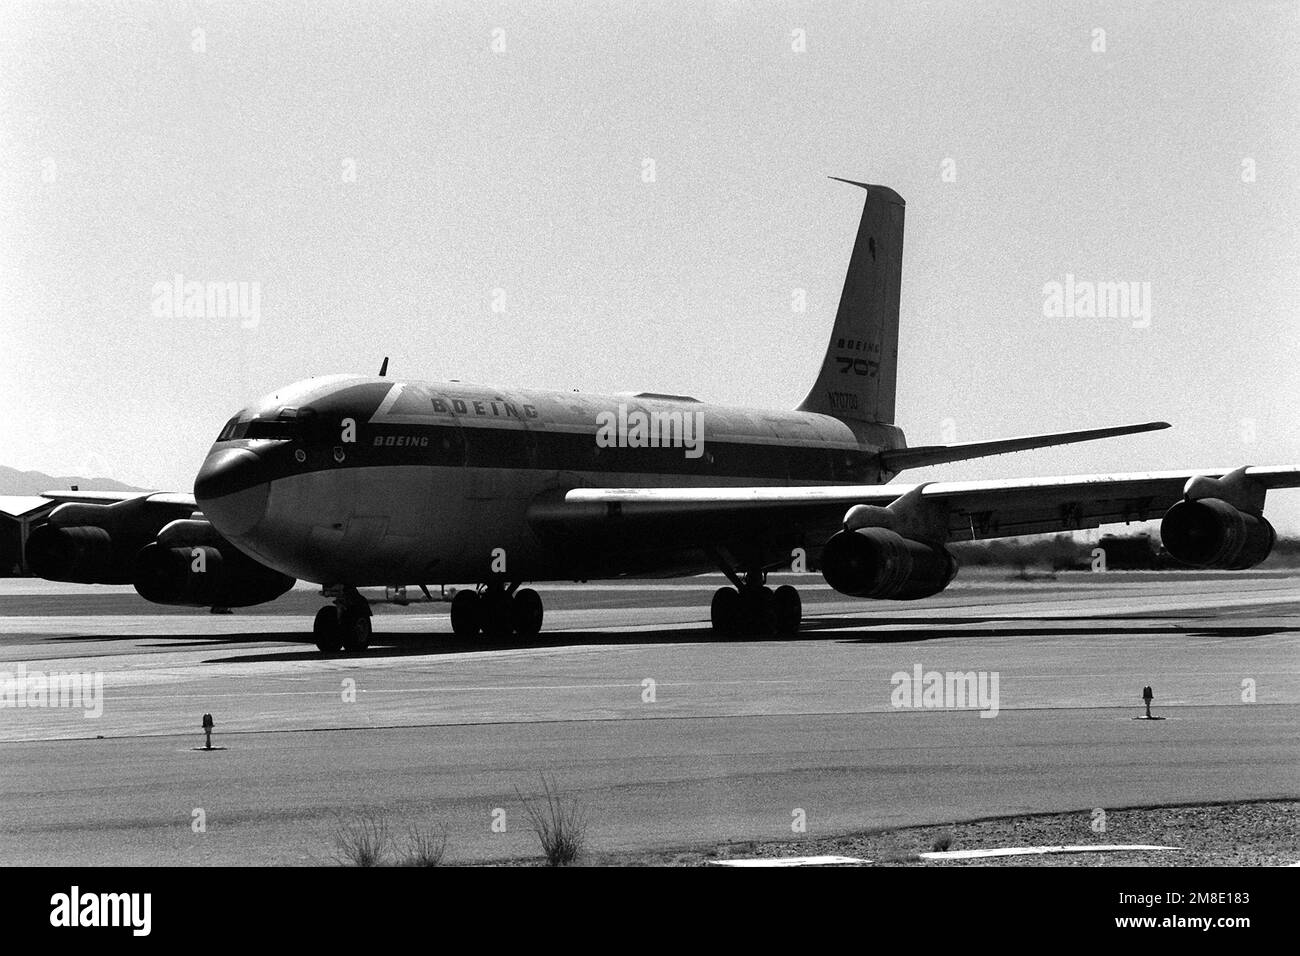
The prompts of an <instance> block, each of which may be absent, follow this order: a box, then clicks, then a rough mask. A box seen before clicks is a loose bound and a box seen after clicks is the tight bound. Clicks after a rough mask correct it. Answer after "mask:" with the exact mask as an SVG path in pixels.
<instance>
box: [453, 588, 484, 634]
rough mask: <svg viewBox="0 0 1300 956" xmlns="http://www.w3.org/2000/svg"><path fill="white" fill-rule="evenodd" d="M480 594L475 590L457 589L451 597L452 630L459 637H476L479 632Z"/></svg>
mask: <svg viewBox="0 0 1300 956" xmlns="http://www.w3.org/2000/svg"><path fill="white" fill-rule="evenodd" d="M478 624H479V621H478V594H477V593H476V592H474V591H457V592H456V596H455V597H454V598H452V599H451V630H452V633H453V634H455V635H456V636H457V637H474V636H475V635H476V634H478Z"/></svg>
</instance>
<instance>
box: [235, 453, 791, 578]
mask: <svg viewBox="0 0 1300 956" xmlns="http://www.w3.org/2000/svg"><path fill="white" fill-rule="evenodd" d="M805 483H806V482H796V483H795V484H805ZM808 483H811V482H808ZM706 484H707V485H711V486H718V485H734V486H751V485H756V484H758V485H773V486H775V485H785V484H791V482H788V481H781V480H778V479H770V480H756V479H753V478H718V477H705V476H701V477H699V478H693V477H684V476H681V475H653V474H644V473H637V474H624V473H609V472H600V473H595V472H565V473H563V474H562V475H558V474H557V473H556V472H553V471H541V470H530V469H514V470H508V469H500V468H475V467H431V466H426V465H377V466H373V467H357V468H338V469H329V470H324V471H313V472H305V473H303V474H299V475H290V476H286V477H282V478H277V479H275V480H274V481H272V482H271V490H270V494H269V496H268V499H267V505H266V511H265V513H264V514H263V516H262V518H261V520H260V521H258V522H257V524H255V525H253V527H251V528H250V529H248V531H247V532H246V533H244V534H241V535H239V536H236V537H235V538H234V542H235V544H236V545H237V546H238V547H240V548H241V549H242V550H244V551H247V552H248V553H249V554H251V555H252V556H253V557H255V558H257V559H258V560H259V561H262V562H263V563H265V564H267V565H269V566H271V567H273V568H275V569H276V570H278V571H282V572H283V573H285V574H289V575H292V576H294V577H296V578H298V579H300V580H303V581H312V582H316V583H321V584H350V585H354V586H357V587H366V586H383V585H388V584H394V583H426V584H463V583H467V582H476V581H481V580H485V579H486V578H487V577H488V576H489V573H490V572H491V571H492V570H493V568H492V562H493V559H494V555H496V553H497V551H498V549H500V550H501V551H502V552H503V553H504V560H505V562H506V574H507V576H511V577H513V576H514V574H516V573H517V574H519V575H520V579H521V580H528V581H545V580H565V579H567V576H566V575H565V574H564V573H563V570H564V569H565V568H566V567H569V566H571V564H572V562H571V561H570V560H569V559H568V558H567V557H566V556H565V555H564V554H562V553H558V552H557V551H556V550H553V549H552V548H549V547H547V546H546V545H545V544H544V543H543V542H542V541H541V540H540V539H539V538H538V537H537V535H536V534H535V533H534V532H533V529H532V527H531V526H530V524H529V522H528V508H529V505H530V504H531V503H532V501H533V499H534V498H535V497H536V496H537V495H539V494H541V493H543V492H547V491H554V490H556V489H569V488H574V487H597V486H599V487H688V486H692V485H697V486H704V485H706ZM663 570H671V567H669V566H665V567H664V568H663Z"/></svg>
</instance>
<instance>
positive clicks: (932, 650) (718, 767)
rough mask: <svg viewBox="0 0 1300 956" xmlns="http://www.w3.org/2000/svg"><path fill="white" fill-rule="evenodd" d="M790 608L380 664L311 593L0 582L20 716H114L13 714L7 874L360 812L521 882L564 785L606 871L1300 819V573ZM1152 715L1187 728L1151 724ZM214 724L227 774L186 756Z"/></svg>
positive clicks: (277, 830)
mask: <svg viewBox="0 0 1300 956" xmlns="http://www.w3.org/2000/svg"><path fill="white" fill-rule="evenodd" d="M785 581H790V582H791V583H797V584H798V585H799V586H800V589H801V593H802V594H803V596H804V601H805V617H806V621H805V628H806V631H805V634H804V635H803V639H801V640H798V641H789V640H766V641H737V642H727V643H723V642H716V641H714V640H713V639H712V635H711V634H710V632H709V629H708V627H707V623H706V622H707V616H708V611H707V608H708V601H709V598H710V596H711V594H712V591H713V589H714V588H716V587H717V586H718V584H719V583H720V581H719V580H718V579H714V578H708V577H706V578H688V579H681V580H671V581H651V582H630V583H629V582H619V583H614V584H611V583H604V584H591V585H567V586H545V585H542V586H539V587H538V589H539V590H540V591H541V592H542V594H543V596H544V598H545V599H546V601H547V619H546V626H545V630H544V631H543V634H542V635H541V637H540V638H538V639H536V640H534V641H531V642H526V643H521V642H513V643H506V644H500V645H485V644H481V643H478V642H467V641H462V640H459V639H457V638H454V637H452V636H451V635H450V628H449V627H448V624H447V618H446V605H445V604H424V603H421V604H412V605H410V606H408V607H404V608H401V607H396V606H392V605H376V606H375V609H374V610H375V618H374V624H375V631H376V637H375V643H374V645H373V646H372V647H371V649H370V650H369V651H368V652H366V653H365V654H360V655H336V656H331V657H322V656H321V655H320V654H318V653H317V652H316V650H315V648H314V647H312V646H311V645H310V643H309V631H310V627H311V615H312V614H313V613H314V612H315V609H316V608H317V607H318V606H319V605H320V604H321V603H323V602H322V600H321V599H320V598H319V597H317V596H315V595H314V593H313V592H312V591H311V590H310V589H307V588H300V589H297V590H295V591H294V592H292V593H291V594H289V595H286V596H285V597H284V598H283V599H282V600H281V601H279V602H276V603H275V604H272V605H268V606H265V607H262V608H255V609H250V610H249V611H247V612H237V613H235V614H233V615H211V614H196V613H193V612H192V611H186V610H185V609H167V608H156V607H154V606H153V605H150V604H148V603H147V602H145V601H143V600H142V599H140V598H138V597H137V596H135V595H134V592H133V591H131V590H130V589H114V588H107V589H106V588H91V587H84V588H83V587H80V586H77V585H57V584H50V583H48V582H42V581H32V580H28V579H10V580H2V581H0V701H3V692H4V691H3V681H4V679H5V676H6V675H5V673H3V672H6V671H7V672H9V674H10V675H14V674H16V673H17V672H18V669H19V668H20V667H22V668H26V670H27V672H28V675H29V684H28V686H29V687H30V686H31V675H32V674H33V673H35V672H36V671H42V672H45V673H50V672H64V673H71V674H76V675H85V676H86V678H87V679H88V680H89V681H90V684H89V685H87V686H90V687H91V688H92V689H93V687H94V681H95V679H96V678H98V679H100V680H102V698H96V700H97V704H95V706H92V707H90V710H91V712H93V711H94V710H96V709H99V706H98V705H102V713H101V714H100V715H99V716H97V717H96V716H88V705H87V704H86V703H85V702H84V701H83V705H82V706H80V707H69V706H64V707H50V706H12V705H9V706H0V761H2V763H0V766H2V767H3V771H2V772H0V862H5V863H9V864H40V863H69V864H80V863H85V864H110V863H112V864H185V863H229V864H261V863H310V862H328V861H329V860H330V859H331V856H332V854H333V852H334V848H333V846H332V842H333V835H334V833H335V832H336V830H337V829H338V827H339V826H340V824H341V823H344V824H345V823H347V822H348V821H350V820H355V819H357V817H358V815H359V814H362V813H365V812H373V813H376V814H382V815H383V816H384V818H385V820H386V821H387V823H388V825H389V827H390V829H391V830H392V831H393V832H394V833H395V834H396V835H398V836H401V835H402V834H404V833H405V831H406V829H407V827H408V826H409V825H419V826H425V827H441V826H446V827H447V830H448V859H449V860H465V861H469V860H490V859H502V858H513V857H521V856H531V855H535V854H536V853H537V847H536V841H535V838H534V837H533V835H532V834H531V832H530V831H529V829H528V826H527V820H526V814H525V812H524V805H523V802H522V798H524V797H532V796H533V795H535V794H537V793H539V792H540V789H541V784H540V776H541V775H542V774H546V775H548V776H553V777H554V779H555V781H556V783H557V784H558V785H559V787H560V788H561V789H562V790H563V791H564V793H565V795H566V799H568V800H571V801H574V802H576V803H577V804H579V805H581V806H582V807H583V808H584V809H585V813H586V817H587V819H588V822H589V835H588V844H589V845H590V846H591V847H592V848H593V849H597V850H622V849H625V850H641V849H648V848H657V847H671V846H686V845H696V844H704V843H712V842H720V841H726V840H771V839H781V838H783V837H793V836H795V835H796V834H794V833H793V832H792V830H791V823H792V821H793V820H794V819H796V817H797V816H798V815H799V814H798V811H802V816H804V817H805V818H806V821H807V835H811V836H816V835H829V834H835V833H847V832H852V831H856V830H861V829H865V828H869V827H878V826H902V825H910V824H920V823H936V822H946V821H953V820H962V819H973V818H977V817H982V816H989V815H996V814H1014V813H1027V812H1039V811H1055V810H1073V809H1077V810H1080V811H1083V812H1081V814H1080V834H1079V836H1080V838H1081V840H1086V839H1087V838H1088V837H1089V835H1090V831H1089V829H1088V824H1089V822H1090V815H1089V812H1088V811H1090V809H1091V808H1095V807H1102V808H1119V807H1124V806H1138V805H1154V804H1163V803H1185V802H1208V801H1221V800H1236V799H1255V798H1266V797H1297V796H1300V735H1297V729H1298V728H1300V681H1298V680H1297V677H1300V653H1298V650H1300V644H1298V638H1297V633H1298V632H1300V596H1298V592H1297V583H1300V578H1298V577H1296V576H1292V575H1291V574H1289V573H1284V572H1271V573H1267V572H1266V573H1260V572H1255V573H1246V574H1235V575H1234V574H1226V573H1225V574H1215V573H1195V574H1191V573H1189V574H1183V573H1160V574H1136V573H1135V574H1127V573H1123V572H1113V573H1106V574H1086V573H1075V574H1062V575H1060V577H1059V578H1058V579H1057V580H1054V581H1053V580H1046V579H1040V580H1031V581H1018V580H1013V579H1012V578H1011V577H1010V575H1008V574H1006V573H1003V572H989V571H986V572H980V571H976V572H975V573H971V572H970V571H964V572H963V576H962V578H961V579H959V581H958V582H957V584H955V585H954V586H953V587H952V588H950V589H949V590H948V591H946V592H945V593H944V594H942V595H939V596H938V597H936V598H932V599H928V600H925V601H921V602H912V603H906V604H903V603H893V602H863V601H855V600H852V599H846V598H843V597H842V596H840V595H837V594H835V593H834V592H832V591H830V590H829V589H827V588H826V587H825V586H824V585H823V584H822V583H821V581H820V578H819V577H816V576H795V575H790V576H774V577H773V580H772V583H774V584H776V583H783V582H785ZM376 596H382V595H381V594H377V595H376ZM918 666H919V668H920V670H921V673H922V675H925V674H928V673H929V672H932V671H936V672H939V673H941V674H943V673H946V672H955V673H962V674H965V673H969V672H974V673H975V674H976V675H977V676H978V675H979V674H981V673H983V675H984V678H985V684H984V688H985V690H986V692H991V690H992V687H993V685H992V679H993V677H994V676H995V675H996V679H997V685H996V689H997V693H996V699H995V703H996V716H981V713H986V714H990V715H991V714H992V712H993V710H994V706H993V704H994V701H993V700H990V699H987V698H988V697H990V696H991V695H990V694H988V693H986V699H985V700H984V701H983V706H981V705H980V704H981V702H980V701H974V702H970V701H968V702H966V703H967V705H968V706H965V707H960V708H959V707H956V706H952V705H954V704H956V703H957V702H956V701H953V700H951V699H950V700H947V701H944V700H938V701H929V702H928V703H930V704H938V706H914V704H916V703H918V702H914V701H901V700H900V693H901V691H900V690H899V685H901V684H903V683H904V682H903V681H902V680H897V681H895V680H892V678H894V676H895V675H897V674H900V673H901V674H905V675H907V676H908V680H907V681H906V683H907V684H908V685H909V686H910V685H911V683H912V681H911V677H912V675H913V674H914V672H915V671H916V668H917V667H918ZM1144 685H1151V686H1152V687H1153V688H1154V691H1155V695H1156V700H1155V713H1156V714H1157V715H1159V716H1165V717H1166V718H1167V719H1166V720H1163V721H1150V722H1148V721H1135V720H1133V719H1132V718H1133V717H1134V716H1137V715H1138V714H1140V713H1141V703H1140V700H1139V694H1140V692H1141V689H1142V687H1143V686H1144ZM92 696H93V694H92ZM10 703H11V704H13V703H17V701H16V700H15V701H11V702H10ZM24 703H25V704H27V703H31V701H24ZM920 703H927V702H925V701H921V702H920ZM971 703H973V704H974V706H969V705H970V704H971ZM900 704H902V705H906V706H900ZM945 705H947V706H945ZM204 713H211V714H212V715H213V717H214V719H215V721H216V734H215V741H214V742H215V743H216V744H217V745H218V746H222V747H225V748H226V749H224V750H218V751H214V752H211V753H205V752H201V751H197V750H195V749H194V748H195V747H198V746H200V745H201V744H202V734H201V732H200V730H199V721H200V718H201V716H202V715H203V714H204ZM199 818H201V819H202V820H203V823H204V826H205V829H203V830H202V832H196V824H195V821H196V819H199ZM502 819H504V821H505V832H497V831H498V830H499V829H500V822H501V820H502ZM494 822H496V823H497V827H496V829H495V830H494V828H493V823H494ZM1114 836H1115V837H1116V839H1117V841H1119V842H1123V841H1122V834H1115V835H1114Z"/></svg>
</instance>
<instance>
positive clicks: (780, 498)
mask: <svg viewBox="0 0 1300 956" xmlns="http://www.w3.org/2000/svg"><path fill="white" fill-rule="evenodd" d="M845 181H846V182H847V180H845ZM853 185H856V186H861V188H863V189H865V190H866V203H865V207H864V210H863V214H862V219H861V222H860V224H859V226H858V231H857V238H856V240H855V242H854V246H853V252H852V255H851V257H850V260H849V267H848V272H847V274H846V276H845V281H844V290H843V293H842V295H841V298H840V303H839V309H838V311H837V313H836V316H835V323H834V326H833V328H832V329H831V332H830V338H829V341H828V344H827V349H826V354H825V356H824V358H823V361H822V365H821V368H820V370H819V372H818V375H817V379H816V381H815V382H814V383H813V385H812V388H811V389H810V391H809V392H808V397H807V398H806V399H804V401H803V402H802V403H801V404H800V405H799V406H798V407H797V408H795V409H793V410H789V411H784V410H769V409H760V408H733V407H727V406H720V405H710V404H706V403H703V402H699V401H696V400H695V399H691V398H687V397H684V396H677V395H662V394H657V393H649V392H642V393H638V394H635V395H605V396H601V395H589V394H577V393H572V392H552V391H537V390H529V389H511V388H494V387H486V386H472V385H468V384H463V383H447V384H443V383H435V382H419V381H394V380H392V379H390V378H388V377H386V376H385V375H383V374H381V375H380V376H377V377H367V376H363V375H334V376H329V377H324V378H315V379H309V380H307V381H302V382H296V383H294V384H292V385H287V386H285V387H284V388H281V389H278V390H276V391H274V392H272V393H270V394H269V395H267V396H266V397H264V398H263V399H261V400H260V401H258V402H255V403H254V404H252V405H250V406H249V407H248V408H245V409H244V410H243V411H241V412H239V413H238V414H237V415H235V416H234V417H233V418H231V419H230V421H229V422H228V423H227V424H226V426H225V427H224V428H222V429H221V431H220V432H219V434H218V436H217V440H216V442H215V444H213V446H212V449H211V451H210V452H209V454H208V456H207V459H206V461H205V462H204V463H203V466H202V468H201V469H200V471H199V473H198V476H197V478H196V479H195V482H194V493H193V495H187V494H167V493H158V494H77V493H64V492H51V493H49V494H50V497H53V498H56V499H58V500H60V501H62V502H63V504H61V505H60V506H59V507H58V508H56V509H55V510H54V511H53V512H52V513H51V515H50V518H49V522H48V524H46V525H44V526H42V527H39V528H37V529H35V530H34V531H33V532H32V534H31V536H30V538H29V541H28V562H29V565H30V567H32V568H33V569H34V570H35V571H36V572H37V573H38V574H41V575H43V576H45V577H48V578H53V579H56V580H64V581H82V582H97V583H114V584H116V583H133V584H134V585H135V587H136V589H137V590H138V591H139V592H140V593H141V594H142V595H144V596H145V597H147V598H148V599H149V600H151V601H157V602H160V603H164V604H182V605H191V606H199V607H201V606H207V605H217V606H225V607H237V606H244V605H249V604H256V603H259V602H262V601H269V600H273V599H274V598H276V597H278V596H279V595H280V594H283V593H284V592H285V591H286V590H288V589H289V588H290V587H291V586H292V584H293V581H294V579H295V578H298V579H303V580H306V581H311V582H315V583H319V584H321V585H322V586H323V594H325V595H326V596H327V597H329V598H330V603H329V604H327V605H326V606H324V607H322V608H321V609H320V612H319V613H318V614H317V616H316V621H315V625H314V639H315V642H316V644H317V645H318V646H319V647H320V649H321V650H322V651H335V650H338V649H339V648H341V647H343V648H347V649H349V650H353V651H359V650H362V649H364V648H365V647H366V646H367V645H368V644H369V642H370V637H371V627H370V609H369V605H368V603H367V602H366V600H365V599H364V598H363V597H362V596H361V594H360V593H359V591H358V588H362V587H367V586H385V585H395V584H424V585H427V584H440V585H446V584H462V585H463V584H472V585H474V587H472V588H466V589H463V590H460V591H458V592H457V594H456V596H455V599H454V601H453V603H452V607H451V624H452V628H453V630H454V631H455V633H456V634H458V635H462V636H467V635H475V634H483V635H486V636H488V637H501V636H504V635H508V634H516V635H520V636H522V637H529V636H531V635H534V634H536V633H537V632H538V630H539V629H540V628H541V626H542V618H543V608H542V601H541V598H540V597H539V596H538V594H537V592H536V591H534V590H533V589H531V588H528V587H523V585H524V584H525V583H529V582H544V581H562V580H589V579H595V578H610V577H617V576H622V575H674V574H683V573H691V572H699V571H706V570H710V569H720V570H721V571H722V572H723V573H724V574H725V575H726V576H727V578H728V579H729V581H730V584H729V585H728V586H726V587H723V588H719V589H718V591H717V592H716V593H715V594H714V596H713V602H712V607H711V611H710V616H711V620H712V624H713V627H714V629H715V631H716V632H717V633H718V634H719V636H722V637H731V636H736V635H741V634H753V633H778V634H794V633H795V632H796V631H797V630H798V629H799V626H800V620H801V617H802V610H801V603H800V599H799V594H798V592H797V591H796V590H795V589H794V588H792V587H790V586H788V585H786V586H783V587H780V588H777V589H776V590H775V591H773V590H772V589H770V588H768V587H767V585H766V583H765V581H766V576H767V573H768V572H769V571H771V570H773V569H776V568H783V567H787V566H788V565H789V562H790V560H791V555H792V554H796V553H797V554H802V555H807V559H808V564H809V566H810V567H813V568H818V569H820V570H821V572H822V574H823V576H824V577H825V579H826V581H827V582H829V583H830V584H831V586H833V587H834V588H836V589H837V590H839V591H841V592H843V593H845V594H849V595H854V596H857V597H861V598H870V599H885V600H891V599H892V600H910V599H918V598H925V597H928V596H930V595H933V594H936V593H938V592H939V591H941V590H943V589H944V588H945V587H947V585H948V584H949V583H950V582H951V581H952V579H953V577H954V575H955V574H956V572H957V565H956V562H955V561H954V560H953V558H952V556H951V554H950V553H949V551H948V548H947V545H948V543H949V542H952V541H955V540H970V539H974V538H996V537H1003V536H1010V535H1025V534H1037V533H1048V532H1056V531H1061V530H1074V529H1078V528H1090V527H1096V526H1097V525H1100V524H1105V523H1111V522H1120V521H1139V520H1145V519H1147V518H1151V517H1159V516H1163V520H1162V526H1161V533H1162V537H1163V541H1164V546H1165V548H1166V549H1167V550H1168V551H1169V552H1170V553H1171V554H1172V555H1173V556H1174V557H1176V558H1178V559H1179V560H1181V561H1183V562H1185V563H1186V564H1189V565H1192V566H1195V567H1203V568H1225V569H1240V568H1248V567H1251V566H1253V565H1255V564H1258V563H1259V562H1260V561H1262V560H1263V559H1264V558H1265V557H1266V556H1267V555H1268V554H1269V552H1270V550H1271V549H1272V547H1273V543H1274V533H1273V529H1272V527H1271V525H1270V524H1269V523H1268V521H1267V520H1266V519H1265V518H1264V516H1263V508H1264V498H1265V494H1266V492H1267V491H1268V490H1269V489H1272V488H1288V487H1295V486H1296V485H1298V484H1300V470H1298V469H1296V468H1294V467H1261V466H1248V467H1238V468H1226V467H1217V468H1200V469H1181V470H1170V471H1158V472H1145V473H1138V474H1096V475H1080V476H1069V477H1061V478H1028V479H999V480H990V481H950V482H946V481H935V482H926V483H922V484H906V483H897V484H896V483H892V480H893V479H894V478H895V477H896V476H897V475H898V474H899V473H900V472H902V471H905V470H906V469H909V468H919V467H922V466H926V465H936V464H943V463H946V462H956V461H963V460H967V459H971V458H978V457H982V456H986V455H999V454H1004V453H1006V452H1012V451H1022V450H1027V449H1033V448H1043V447H1047V446H1050V445H1060V444H1065V443H1069V442H1081V441H1091V440H1094V439H1099V438H1107V437H1113V436H1117V435H1131V434H1136V433H1140V432H1146V431H1151V430H1154V429H1160V428H1167V427H1168V426H1167V425H1166V424H1165V423H1164V422H1147V423H1143V424H1136V425H1123V426H1117V427H1106V428H1091V429H1085V430H1076V431H1067V432H1060V433H1055V434H1049V435H1031V436H1026V437H1021V438H1008V439H997V440H992V441H978V442H967V443H962V444H950V445H926V446H921V447H908V446H907V443H906V441H905V439H904V436H903V432H902V430H901V429H900V428H899V427H898V426H897V425H896V424H895V408H894V398H895V388H896V382H897V374H898V315H899V287H900V282H901V275H902V259H903V218H904V216H903V213H904V204H903V200H902V199H901V198H900V197H899V196H898V194H897V193H895V192H894V191H893V190H891V189H888V188H886V187H884V186H872V185H866V184H862V183H854V184H853ZM611 421H613V422H614V423H615V426H616V427H615V428H614V430H613V436H614V438H615V440H613V441H611V440H608V439H609V437H610V435H609V433H606V434H605V435H604V436H603V439H602V435H601V430H602V427H606V428H608V426H609V424H610V422H611ZM633 422H645V423H647V425H648V423H658V426H659V429H660V430H658V431H657V432H656V434H658V435H659V436H660V437H661V438H662V436H663V435H664V434H667V435H668V436H669V438H670V439H671V438H672V437H673V427H672V426H673V423H681V426H680V427H681V431H680V432H679V433H678V434H677V437H678V438H679V439H684V438H685V437H686V436H685V427H686V423H687V422H690V423H691V424H692V432H693V434H692V435H691V439H692V442H691V444H690V445H686V444H685V442H684V441H681V440H678V441H673V440H670V441H667V442H664V441H662V440H661V441H659V442H657V443H655V442H650V441H648V440H647V441H644V442H643V441H641V440H639V438H638V440H637V441H635V442H634V441H632V440H631V439H632V432H631V429H632V423H633ZM602 423H603V425H602ZM620 423H626V425H627V427H626V428H624V429H623V431H621V432H620V431H619V428H621V427H622V425H621V424H620ZM664 423H668V427H667V430H666V431H664V430H663V425H664ZM697 427H698V433H695V432H696V431H697ZM692 448H697V449H698V450H699V454H690V453H688V452H689V451H690V450H691V449H692ZM200 557H201V558H202V560H199V558H200Z"/></svg>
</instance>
